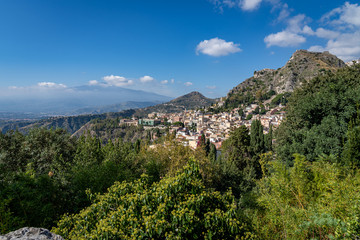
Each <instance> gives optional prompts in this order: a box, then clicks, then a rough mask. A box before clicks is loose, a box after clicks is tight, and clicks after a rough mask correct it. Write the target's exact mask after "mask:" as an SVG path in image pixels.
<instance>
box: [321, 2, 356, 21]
mask: <svg viewBox="0 0 360 240" xmlns="http://www.w3.org/2000/svg"><path fill="white" fill-rule="evenodd" d="M321 20H322V21H323V22H327V23H331V24H334V25H347V26H346V27H350V26H349V25H351V26H357V27H360V6H359V5H358V4H357V3H356V4H350V3H349V2H345V4H344V5H343V6H341V7H339V8H335V9H333V10H332V11H330V12H329V13H327V14H325V15H324V16H323V17H322V18H321Z"/></svg>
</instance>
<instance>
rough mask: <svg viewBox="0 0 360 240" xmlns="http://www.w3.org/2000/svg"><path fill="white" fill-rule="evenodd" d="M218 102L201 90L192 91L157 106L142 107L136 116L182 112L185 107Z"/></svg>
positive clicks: (196, 106) (209, 104)
mask: <svg viewBox="0 0 360 240" xmlns="http://www.w3.org/2000/svg"><path fill="white" fill-rule="evenodd" d="M215 102H216V100H215V99H210V98H207V97H205V96H204V95H202V94H201V93H199V92H196V91H194V92H191V93H188V94H186V95H184V96H181V97H178V98H175V99H173V100H171V101H170V102H166V103H162V104H158V105H155V106H151V107H147V108H142V109H138V110H136V112H135V114H134V115H136V116H146V115H147V114H148V113H152V112H159V113H172V112H182V111H184V110H185V109H187V110H190V109H196V108H201V107H208V106H211V105H212V104H214V103H215Z"/></svg>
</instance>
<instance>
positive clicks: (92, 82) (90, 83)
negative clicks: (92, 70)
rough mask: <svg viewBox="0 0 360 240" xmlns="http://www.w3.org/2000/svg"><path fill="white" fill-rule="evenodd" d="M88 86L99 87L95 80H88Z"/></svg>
mask: <svg viewBox="0 0 360 240" xmlns="http://www.w3.org/2000/svg"><path fill="white" fill-rule="evenodd" d="M89 85H90V86H94V85H99V82H98V81H97V80H90V81H89Z"/></svg>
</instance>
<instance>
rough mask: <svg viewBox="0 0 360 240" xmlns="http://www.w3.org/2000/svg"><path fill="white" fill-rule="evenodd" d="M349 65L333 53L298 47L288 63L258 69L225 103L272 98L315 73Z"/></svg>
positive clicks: (233, 104)
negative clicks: (276, 67) (277, 66)
mask: <svg viewBox="0 0 360 240" xmlns="http://www.w3.org/2000/svg"><path fill="white" fill-rule="evenodd" d="M345 66H346V64H345V63H344V62H343V61H342V60H341V59H339V58H337V57H336V56H335V55H332V54H330V53H329V52H322V53H321V52H309V51H307V50H297V51H296V52H295V53H294V54H293V55H292V56H291V58H290V60H289V61H288V62H287V63H286V64H285V66H283V67H281V68H278V69H263V70H260V71H255V72H254V76H252V77H250V78H248V79H246V80H245V81H243V82H242V83H240V84H238V85H237V86H236V87H234V88H233V89H231V90H230V91H229V93H228V95H227V97H226V101H225V105H226V106H230V107H235V106H237V105H239V104H241V103H245V104H247V103H251V102H252V101H254V100H256V99H257V100H259V99H260V100H264V99H268V98H269V97H271V96H272V95H274V94H280V93H287V92H292V91H294V89H295V88H298V87H300V86H301V85H302V84H303V83H304V82H307V81H309V80H310V79H312V78H314V77H315V76H318V75H321V74H324V73H325V72H328V71H331V72H334V71H336V70H338V69H339V68H343V67H345Z"/></svg>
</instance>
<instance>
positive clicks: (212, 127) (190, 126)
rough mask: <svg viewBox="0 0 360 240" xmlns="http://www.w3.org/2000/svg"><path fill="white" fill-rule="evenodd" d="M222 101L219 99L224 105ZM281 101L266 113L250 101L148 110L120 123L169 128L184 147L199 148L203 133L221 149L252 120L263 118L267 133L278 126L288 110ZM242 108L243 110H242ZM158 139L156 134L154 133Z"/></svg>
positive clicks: (248, 126) (248, 125)
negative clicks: (214, 107)
mask: <svg viewBox="0 0 360 240" xmlns="http://www.w3.org/2000/svg"><path fill="white" fill-rule="evenodd" d="M221 104H222V102H221V101H220V102H218V105H221ZM283 108H284V106H282V105H281V104H280V105H278V106H276V107H274V108H271V109H269V108H268V109H266V112H263V113H262V114H260V113H259V105H257V104H251V105H249V106H248V107H246V108H244V110H240V109H239V108H235V109H233V110H232V111H231V112H221V113H212V112H210V111H208V109H202V110H185V111H183V112H179V113H158V112H153V113H149V114H148V116H147V118H140V119H137V118H132V119H122V120H121V121H120V124H127V125H135V126H138V125H142V126H143V127H144V128H145V129H152V128H159V129H166V128H169V132H170V133H172V134H174V135H175V136H176V140H177V141H179V142H181V143H182V144H183V145H184V146H190V147H191V148H193V149H196V148H197V146H199V141H200V138H201V136H202V134H204V135H205V137H206V139H209V140H210V142H211V143H213V144H214V145H215V146H216V149H218V150H219V149H220V148H221V146H222V143H223V141H224V140H226V139H227V138H228V137H229V136H230V132H231V131H232V130H233V129H234V128H238V127H240V126H242V125H245V126H246V127H247V128H249V129H250V126H251V123H252V121H253V120H255V119H257V120H260V121H261V124H262V125H263V127H264V134H266V133H268V131H269V129H270V127H272V128H273V129H275V128H277V127H278V126H279V125H280V123H281V121H282V120H283V119H284V115H285V111H283ZM241 111H242V112H241ZM239 112H241V113H242V114H239ZM154 138H156V136H154Z"/></svg>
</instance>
